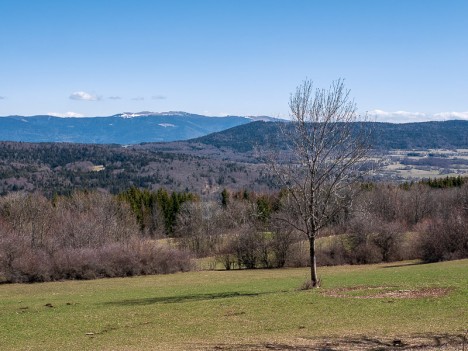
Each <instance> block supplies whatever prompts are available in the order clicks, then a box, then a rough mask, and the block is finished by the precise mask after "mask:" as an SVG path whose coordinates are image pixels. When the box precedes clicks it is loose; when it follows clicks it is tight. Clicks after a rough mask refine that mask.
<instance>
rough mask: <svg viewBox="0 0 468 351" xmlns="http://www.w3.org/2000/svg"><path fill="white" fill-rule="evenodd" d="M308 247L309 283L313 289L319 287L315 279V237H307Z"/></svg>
mask: <svg viewBox="0 0 468 351" xmlns="http://www.w3.org/2000/svg"><path fill="white" fill-rule="evenodd" d="M309 246H310V281H311V282H312V287H313V288H318V287H319V281H318V279H317V260H316V259H315V236H314V235H311V236H309Z"/></svg>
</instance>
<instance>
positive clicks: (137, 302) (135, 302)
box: [104, 291, 273, 306]
mask: <svg viewBox="0 0 468 351" xmlns="http://www.w3.org/2000/svg"><path fill="white" fill-rule="evenodd" d="M272 293H273V292H263V293H248V292H238V291H232V292H221V293H210V294H188V295H178V296H157V297H148V298H143V299H130V300H121V301H110V302H106V303H104V304H105V305H114V306H115V305H120V306H142V305H152V304H158V303H179V302H187V301H205V300H217V299H229V298H234V297H256V296H260V295H266V294H272Z"/></svg>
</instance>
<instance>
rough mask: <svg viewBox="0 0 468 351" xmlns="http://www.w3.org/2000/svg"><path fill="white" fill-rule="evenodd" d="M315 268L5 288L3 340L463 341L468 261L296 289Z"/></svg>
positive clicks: (347, 345)
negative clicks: (313, 288)
mask: <svg viewBox="0 0 468 351" xmlns="http://www.w3.org/2000/svg"><path fill="white" fill-rule="evenodd" d="M307 275H308V270H307V269H282V270H251V271H246V270H243V271H200V272H191V273H180V274H174V275H166V276H148V277H135V278H124V279H102V280H95V281H67V282H55V283H43V284H32V285H23V284H15V285H1V286H0V343H1V344H0V349H1V350H68V351H71V350H197V349H200V350H205V349H206V350H212V349H217V350H224V349H225V350H244V349H250V350H264V349H286V348H287V347H289V349H301V350H305V349H309V348H307V347H310V349H314V350H315V349H322V350H325V349H326V350H338V349H339V350H341V349H343V350H345V349H352V348H354V347H363V348H364V349H366V348H365V347H366V346H368V347H371V348H370V349H373V350H384V349H386V348H385V347H387V346H386V345H390V344H389V343H391V341H392V340H394V339H400V340H402V342H403V343H407V344H411V343H413V344H415V343H419V344H418V345H419V346H421V345H422V344H424V343H430V342H432V341H431V340H439V341H440V340H442V339H443V340H448V341H453V342H459V344H458V345H456V346H454V347H457V348H454V349H455V350H458V349H459V350H461V344H460V342H461V340H462V339H463V334H464V333H465V331H466V330H467V329H468V260H460V261H452V262H443V263H437V264H425V265H419V264H412V263H411V262H406V263H400V264H380V265H368V266H343V267H327V268H321V269H320V270H319V275H320V276H321V279H322V284H323V285H322V287H321V288H320V289H315V290H313V291H311V290H309V291H301V290H298V287H300V286H301V284H302V283H303V282H304V281H305V280H306V278H307ZM431 294H432V295H431ZM437 338H439V339H437ZM325 344H327V345H328V346H327V347H328V348H323V345H325ZM314 345H315V346H314ZM317 345H322V346H320V347H322V348H313V347H316V346H317ZM330 345H331V346H330ZM343 345H344V346H343ZM379 345H380V346H379ZM299 347H302V348H299ZM317 347H318V346H317ZM340 347H341V348H340ZM372 347H374V348H372ZM375 347H380V348H375Z"/></svg>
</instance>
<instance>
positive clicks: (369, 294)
mask: <svg viewBox="0 0 468 351" xmlns="http://www.w3.org/2000/svg"><path fill="white" fill-rule="evenodd" d="M451 290H452V289H451V288H438V287H432V288H417V289H398V288H396V287H391V286H354V287H346V288H337V289H327V290H324V291H322V294H323V295H326V296H331V297H348V298H355V299H382V298H395V299H418V298H426V297H442V296H446V295H447V294H448V293H449V292H450V291H451Z"/></svg>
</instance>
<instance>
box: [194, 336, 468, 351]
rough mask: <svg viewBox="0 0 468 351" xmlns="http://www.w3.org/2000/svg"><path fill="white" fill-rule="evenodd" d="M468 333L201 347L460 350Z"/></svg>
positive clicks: (263, 350) (227, 350)
mask: <svg viewBox="0 0 468 351" xmlns="http://www.w3.org/2000/svg"><path fill="white" fill-rule="evenodd" d="M466 343H467V340H466V335H463V334H459V335H448V334H444V335H413V336H410V337H405V338H401V339H400V338H376V337H369V336H357V337H347V338H333V339H301V340H298V341H297V343H294V344H289V343H264V344H242V345H239V344H238V345H227V344H225V345H213V346H211V347H207V348H202V350H220V351H240V350H244V351H267V350H294V351H348V350H349V351H364V350H369V351H396V350H423V351H461V350H464V349H465V347H466V346H467V345H466Z"/></svg>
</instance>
